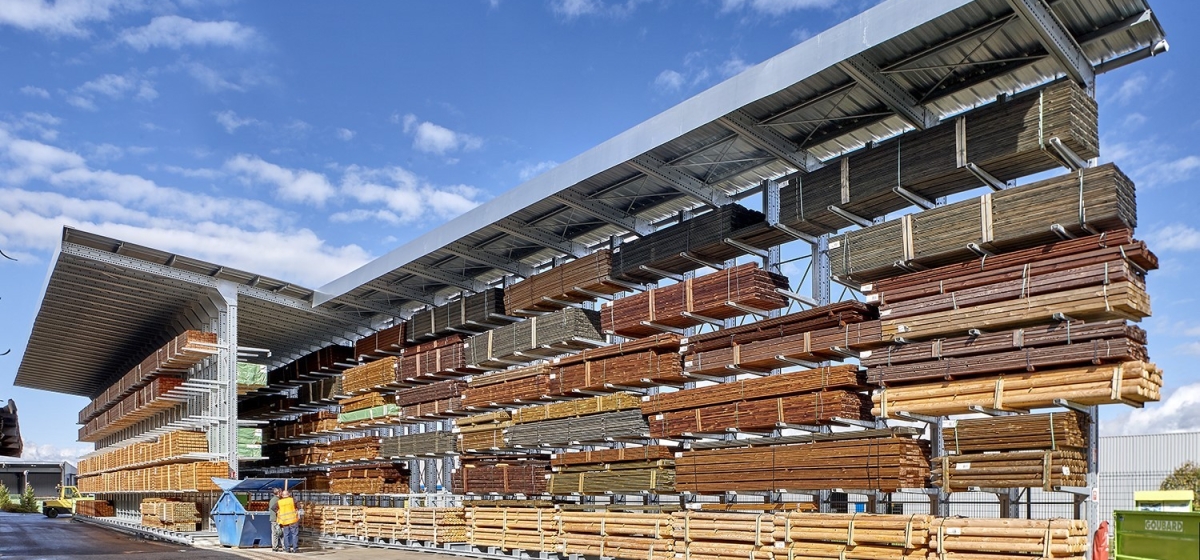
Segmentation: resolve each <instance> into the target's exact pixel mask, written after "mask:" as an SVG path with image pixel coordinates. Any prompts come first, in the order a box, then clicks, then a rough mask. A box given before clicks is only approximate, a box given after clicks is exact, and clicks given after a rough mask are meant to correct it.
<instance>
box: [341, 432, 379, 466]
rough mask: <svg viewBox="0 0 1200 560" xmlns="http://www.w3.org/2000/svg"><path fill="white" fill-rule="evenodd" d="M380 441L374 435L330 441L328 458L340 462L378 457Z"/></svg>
mask: <svg viewBox="0 0 1200 560" xmlns="http://www.w3.org/2000/svg"><path fill="white" fill-rule="evenodd" d="M381 442H382V439H381V438H378V437H375V436H366V437H357V438H349V439H340V440H337V441H332V442H330V443H329V460H330V461H332V462H334V463H342V462H346V461H370V460H372V459H378V458H379V457H380V454H379V449H380V445H381Z"/></svg>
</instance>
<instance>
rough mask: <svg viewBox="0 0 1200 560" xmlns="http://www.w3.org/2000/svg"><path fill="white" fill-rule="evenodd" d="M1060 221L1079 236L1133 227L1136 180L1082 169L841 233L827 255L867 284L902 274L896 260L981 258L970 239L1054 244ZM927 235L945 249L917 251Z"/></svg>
mask: <svg viewBox="0 0 1200 560" xmlns="http://www.w3.org/2000/svg"><path fill="white" fill-rule="evenodd" d="M1080 200H1082V201H1083V202H1082V205H1081V203H1080ZM930 221H933V223H932V224H929V223H927V222H930ZM922 224H925V225H922ZM1055 224H1057V225H1059V226H1061V227H1062V228H1064V229H1065V230H1066V231H1067V232H1069V233H1071V234H1073V235H1084V234H1087V233H1092V232H1095V231H1109V230H1120V229H1130V228H1133V227H1134V226H1135V225H1136V224H1137V204H1136V203H1135V201H1134V192H1133V182H1132V181H1130V180H1129V178H1128V177H1126V176H1125V175H1124V174H1123V173H1121V171H1120V169H1118V168H1117V167H1116V166H1115V165H1113V164H1105V165H1102V166H1099V167H1092V168H1087V169H1082V170H1080V171H1078V172H1072V173H1068V174H1066V175H1060V176H1058V177H1053V178H1050V179H1046V180H1043V181H1038V182H1035V183H1031V184H1029V185H1024V186H1021V187H1015V188H1012V189H1007V190H1004V191H999V192H996V193H987V194H984V195H982V196H980V197H978V198H973V199H968V200H964V201H961V202H956V203H954V204H949V205H946V206H941V207H938V208H935V209H933V210H928V211H925V212H919V213H917V214H911V215H906V216H902V217H900V218H897V219H894V220H890V221H888V222H884V223H882V224H879V225H874V226H870V227H866V228H862V229H859V230H855V231H851V232H848V233H845V234H842V235H839V236H837V237H836V238H835V239H833V240H831V241H830V243H829V258H830V262H831V263H832V266H833V272H834V274H835V275H837V276H840V277H842V278H847V279H852V280H856V281H859V282H866V281H871V280H879V279H882V278H889V277H893V276H899V275H902V274H904V273H905V272H906V269H905V268H903V267H899V266H896V263H912V264H915V265H920V266H926V267H934V266H944V265H948V264H953V263H956V262H962V261H968V260H975V254H974V253H972V252H971V251H970V250H968V249H967V248H966V247H967V245H968V244H971V243H975V244H977V245H979V246H980V247H982V248H984V249H986V250H989V251H992V252H1004V251H1014V250H1018V249H1024V248H1027V247H1032V246H1036V245H1041V244H1045V243H1049V242H1051V241H1054V240H1055V239H1058V236H1057V235H1056V234H1055V233H1054V231H1053V230H1052V229H1051V226H1052V225H1055ZM929 238H941V240H940V243H941V246H940V247H939V248H938V250H936V251H935V250H926V251H924V252H922V253H920V254H918V253H917V251H918V250H919V249H918V247H920V245H919V244H920V243H924V242H927V241H926V240H928V239H929Z"/></svg>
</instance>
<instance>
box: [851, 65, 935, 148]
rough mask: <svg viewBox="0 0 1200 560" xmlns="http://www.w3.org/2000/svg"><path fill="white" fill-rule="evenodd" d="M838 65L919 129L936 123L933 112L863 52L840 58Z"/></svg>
mask: <svg viewBox="0 0 1200 560" xmlns="http://www.w3.org/2000/svg"><path fill="white" fill-rule="evenodd" d="M838 68H840V69H842V71H843V72H845V73H846V74H848V75H849V76H850V77H851V78H853V79H854V81H855V82H857V83H858V85H859V86H862V88H863V89H865V90H867V91H868V92H870V93H871V95H873V96H874V97H875V99H877V100H879V102H881V103H883V104H884V105H886V106H887V107H888V108H889V109H891V110H892V111H895V112H896V114H897V115H900V118H902V119H904V120H906V121H908V123H909V124H911V125H913V126H914V127H916V128H917V129H918V130H925V129H926V128H929V127H931V126H933V125H934V124H936V123H937V117H936V116H935V115H934V114H933V113H932V112H930V111H929V110H927V109H926V108H925V107H924V106H922V105H921V104H920V103H919V102H917V99H916V98H915V97H913V96H912V94H910V93H909V92H908V91H907V90H905V89H904V88H902V87H900V84H897V83H896V81H895V80H893V79H892V78H891V77H890V76H888V75H887V74H884V73H882V72H881V71H880V69H879V67H878V66H876V65H875V63H874V62H871V61H870V60H869V59H868V58H867V57H866V56H864V55H863V54H861V53H860V54H856V55H854V56H852V57H850V58H848V59H846V60H844V61H842V62H839V63H838Z"/></svg>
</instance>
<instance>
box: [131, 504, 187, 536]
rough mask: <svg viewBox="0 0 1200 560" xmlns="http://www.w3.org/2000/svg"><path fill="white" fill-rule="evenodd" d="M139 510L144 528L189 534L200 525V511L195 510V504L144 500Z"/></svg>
mask: <svg viewBox="0 0 1200 560" xmlns="http://www.w3.org/2000/svg"><path fill="white" fill-rule="evenodd" d="M140 510H141V513H142V525H143V526H145V527H154V528H157V529H166V530H168V531H175V532H177V533H191V532H194V531H196V528H197V525H198V524H199V523H200V511H199V510H198V509H196V503H195V502H181V501H178V500H168V499H164V498H146V499H144V500H142V503H141V507H140Z"/></svg>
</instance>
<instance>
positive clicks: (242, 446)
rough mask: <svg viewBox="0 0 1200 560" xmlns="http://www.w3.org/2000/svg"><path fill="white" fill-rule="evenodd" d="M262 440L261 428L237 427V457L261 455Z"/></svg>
mask: <svg viewBox="0 0 1200 560" xmlns="http://www.w3.org/2000/svg"><path fill="white" fill-rule="evenodd" d="M239 365H240V364H239ZM262 441H263V431H262V428H238V442H237V453H238V457H251V458H253V457H262V456H263V454H262Z"/></svg>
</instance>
